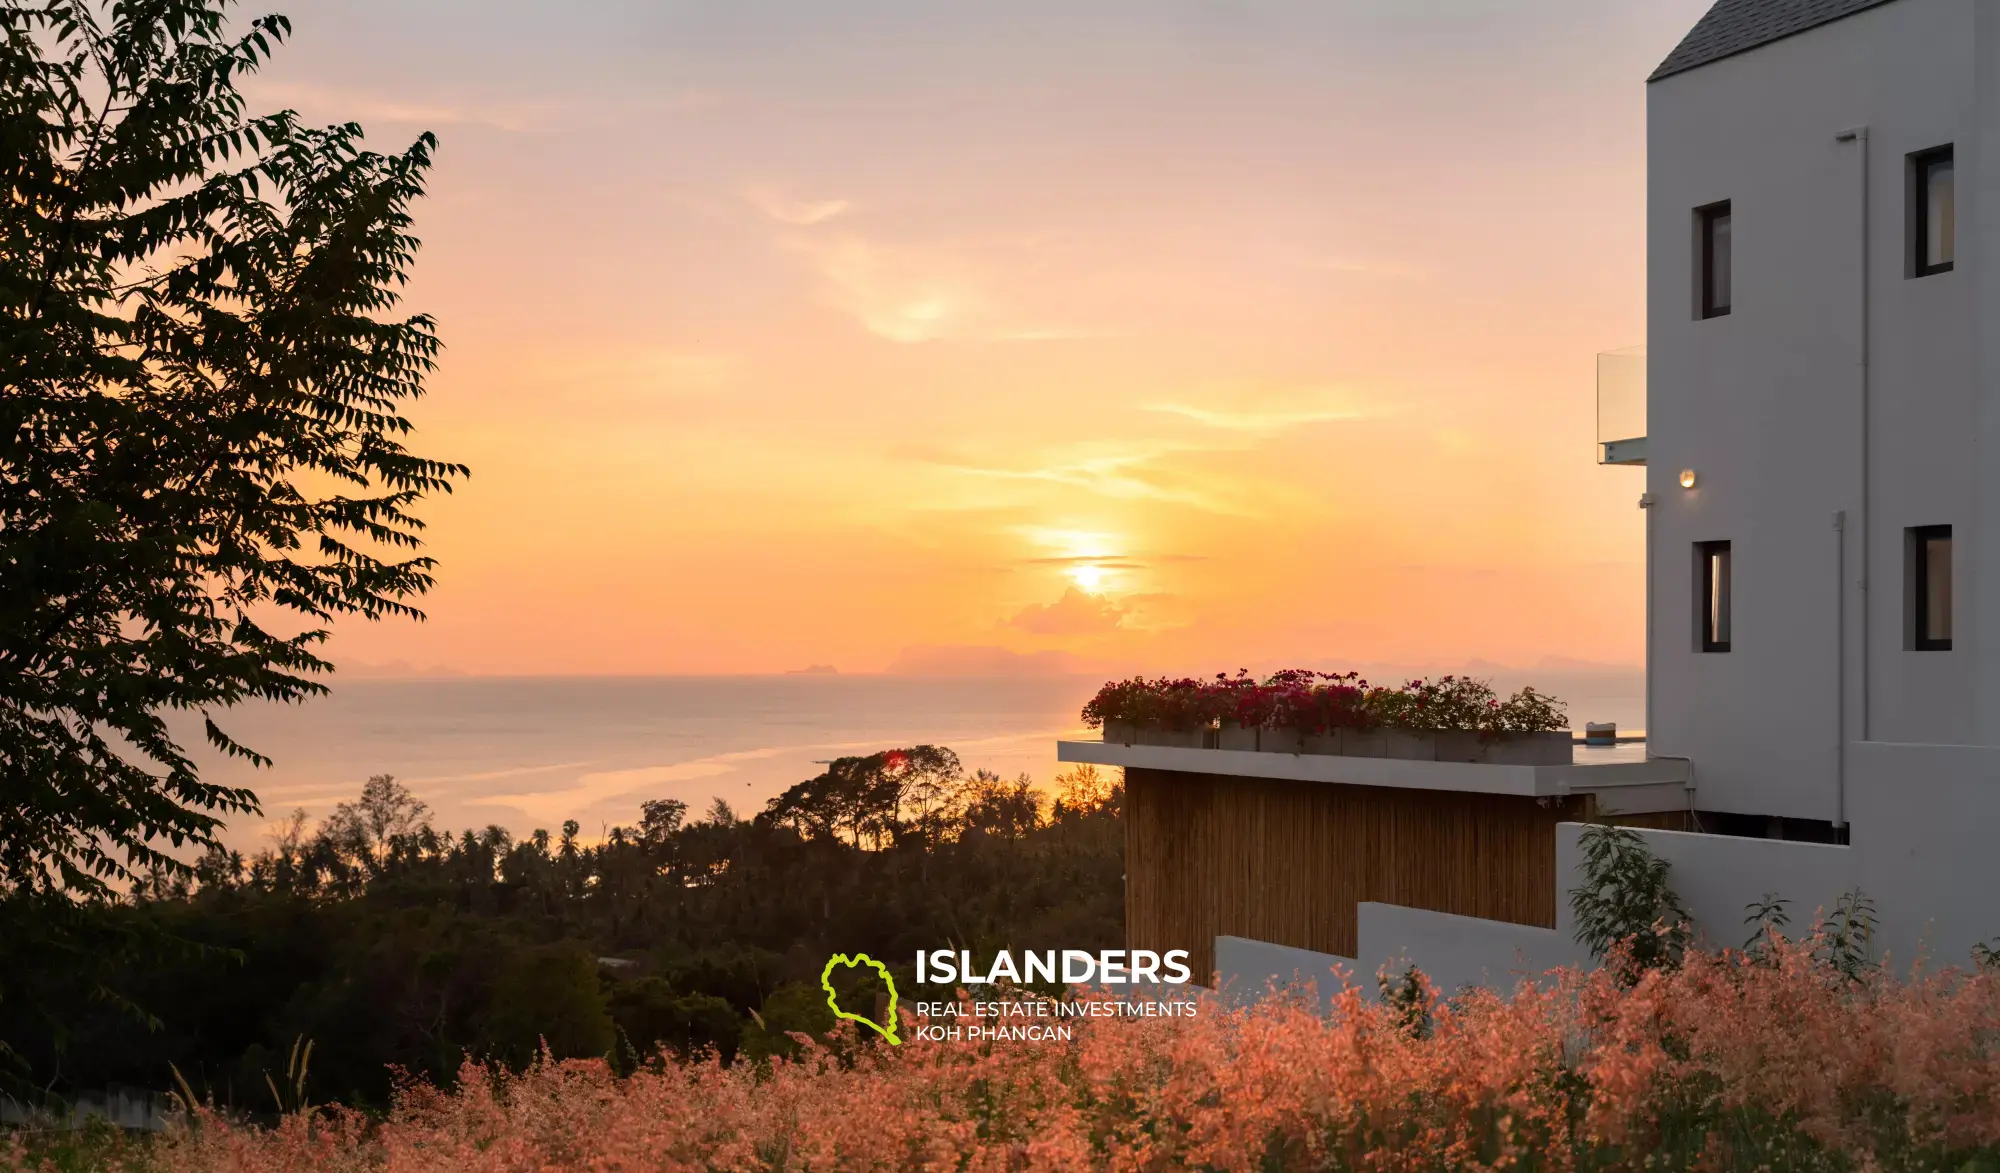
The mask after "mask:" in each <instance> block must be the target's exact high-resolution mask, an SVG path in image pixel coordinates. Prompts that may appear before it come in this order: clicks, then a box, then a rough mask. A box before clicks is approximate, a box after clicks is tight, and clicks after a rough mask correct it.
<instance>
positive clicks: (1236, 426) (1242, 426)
mask: <svg viewBox="0 0 2000 1173" xmlns="http://www.w3.org/2000/svg"><path fill="white" fill-rule="evenodd" d="M1146 410H1147V411H1151V412H1157V413H1159V414H1161V415H1177V416H1180V417H1181V418H1183V419H1190V420H1193V421H1194V422H1196V423H1198V424H1202V425H1204V426H1206V427H1211V428H1220V429H1222V430H1223V431H1228V432H1282V431H1286V430H1288V429H1291V428H1297V427H1304V426H1306V425H1308V424H1325V423H1335V422H1338V421H1340V420H1356V419H1365V418H1367V417H1368V414H1369V413H1367V412H1363V411H1355V410H1353V409H1350V408H1331V407H1329V408H1316V409H1307V410H1301V411H1218V410H1215V409H1213V408H1206V407H1193V406H1190V405H1188V404H1185V403H1153V404H1148V405H1147V406H1146Z"/></svg>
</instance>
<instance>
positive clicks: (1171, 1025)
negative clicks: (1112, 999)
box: [0, 940, 2000, 1173]
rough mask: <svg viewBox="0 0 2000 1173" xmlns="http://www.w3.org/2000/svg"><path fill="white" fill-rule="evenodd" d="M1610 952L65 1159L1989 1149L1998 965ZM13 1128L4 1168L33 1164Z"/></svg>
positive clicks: (489, 1076)
mask: <svg viewBox="0 0 2000 1173" xmlns="http://www.w3.org/2000/svg"><path fill="white" fill-rule="evenodd" d="M1619 972H1620V969H1619V967H1617V966H1615V965H1614V966H1610V967H1607V968H1605V969H1600V970H1596V971H1593V972H1591V973H1588V974H1583V973H1564V974H1557V975H1552V976H1551V977H1549V978H1547V979H1545V980H1544V981H1543V982H1542V983H1540V984H1539V985H1531V984H1523V985H1522V986H1521V988H1520V989H1518V990H1517V991H1515V992H1514V993H1513V994H1512V995H1511V996H1505V997H1502V996H1496V995H1493V994H1490V993H1484V992H1468V993H1466V994H1464V995H1461V996H1459V997H1457V998H1453V999H1450V1000H1448V1001H1447V1000H1439V999H1437V998H1436V997H1435V996H1434V994H1433V993H1432V992H1431V991H1430V990H1429V988H1428V986H1427V984H1426V983H1424V982H1423V981H1422V980H1421V979H1420V978H1418V977H1412V978H1411V979H1409V980H1408V981H1406V982H1405V983H1403V984H1402V985H1401V986H1400V987H1399V990H1400V992H1399V993H1397V996H1394V997H1390V998H1387V999H1383V1000H1373V999H1365V998H1364V997H1363V996H1362V994H1361V991H1360V990H1359V989H1357V988H1354V987H1352V986H1348V987H1347V988H1345V989H1344V991H1343V992H1342V993H1341V994H1340V995H1339V996H1338V997H1337V998H1336V999H1335V1005H1334V1012H1333V1013H1332V1014H1331V1015H1323V1014H1321V1013H1320V1012H1319V1011H1318V1009H1317V1008H1316V1004H1315V1003H1312V1002H1309V1001H1307V1000H1306V999H1304V998H1298V997H1292V998H1286V997H1278V998H1272V999H1267V1000H1265V1001H1263V1002H1261V1003H1259V1004H1257V1005H1255V1006H1252V1007H1249V1008H1231V1007H1227V1006H1224V1005H1221V1004H1219V1003H1213V1002H1210V1003H1205V1004H1204V1005H1203V1007H1202V1013H1201V1014H1200V1015H1199V1016H1198V1017H1196V1018H1194V1019H1192V1020H1185V1019H1183V1020H1174V1019H1151V1020H1145V1019H1087V1020H1084V1021H1083V1022H1081V1023H1080V1024H1079V1026H1078V1029H1077V1032H1076V1035H1075V1037H1074V1039H1073V1040H1071V1041H1069V1042H1067V1043H1061V1042H1057V1043H984V1044H968V1043H964V1042H958V1043H950V1042H925V1041H922V1040H920V1039H915V1038H911V1041H909V1042H908V1043H906V1044H905V1045H903V1046H901V1047H897V1048H890V1047H887V1046H881V1045H866V1044H863V1043H861V1042H860V1041H859V1040H858V1038H857V1037H856V1036H853V1035H846V1036H836V1037H835V1038H833V1039H832V1040H830V1041H829V1042H828V1043H827V1044H826V1045H824V1046H813V1047H810V1048H808V1049H807V1050H806V1051H805V1053H804V1055H803V1057H801V1058H799V1059H797V1060H794V1061H779V1062H775V1063H772V1064H768V1065H765V1066H762V1067H759V1066H756V1065H752V1064H748V1063H745V1064H738V1065H735V1066H733V1067H728V1068H725V1067H722V1066H720V1065H719V1064H717V1063H715V1062H712V1061H711V1062H694V1063H672V1062H665V1063H661V1064H657V1065H655V1066H654V1067H653V1068H651V1069H645V1070H641V1071H639V1072H638V1073H636V1074H633V1075H631V1076H629V1077H626V1078H619V1077H617V1076H616V1075H614V1074H613V1073H612V1071H611V1070H610V1069H609V1068H608V1067H606V1066H605V1065H604V1064H602V1063H598V1062H594V1061H591V1062H583V1061H571V1062H564V1063H553V1062H544V1063H541V1064H539V1065H536V1066H534V1067H532V1068H530V1069H528V1070H527V1071H525V1072H522V1073H519V1074H509V1073H506V1072H502V1071H498V1070H494V1069H490V1068H487V1067H482V1066H480V1065H477V1064H468V1065H467V1066H466V1067H465V1069H464V1070H463V1072H462V1073H461V1076H460V1079H459V1082H458V1085H457V1087H456V1088H454V1089H452V1090H449V1091H445V1090H439V1089H436V1088H432V1087H428V1086H424V1085H420V1084H419V1085H412V1086H409V1087H408V1088H407V1089H406V1090H405V1091H404V1092H403V1094H402V1096H401V1097H400V1100H399V1103H398V1106H397V1107H396V1108H395V1110H394V1111H393V1112H392V1113H391V1114H390V1115H389V1116H388V1117H387V1118H386V1119H381V1120H374V1119H368V1118H365V1117H363V1116H361V1115H359V1114H356V1113H351V1112H346V1111H342V1110H339V1109H315V1110H307V1111H298V1112H294V1113H293V1114H291V1115H289V1116H287V1117H286V1118H284V1120H283V1121H282V1123H281V1124H279V1125H278V1126H277V1127H275V1128H263V1127H258V1126H254V1125H250V1124H246V1123H241V1122H232V1121H230V1120H227V1119H224V1118H223V1117H221V1116H219V1115H217V1114H215V1113H214V1112H212V1111H210V1110H207V1109H197V1110H196V1111H195V1112H194V1113H192V1114H190V1115H188V1116H187V1117H185V1118H184V1119H183V1120H181V1121H180V1122H178V1123H177V1125H176V1126H175V1127H174V1128H173V1129H172V1130H171V1131H170V1132H168V1133H167V1134H165V1135H163V1136H160V1137H156V1138H152V1139H150V1140H135V1141H126V1142H115V1143H109V1144H102V1145H99V1146H97V1147H95V1148H94V1149H93V1150H92V1151H91V1152H90V1153H89V1154H87V1155H86V1154H81V1153H79V1152H76V1151H71V1152H68V1153H66V1154H64V1155H63V1160H62V1162H61V1167H65V1168H84V1167H90V1168H101V1169H105V1170H132V1171H138V1170H175V1171H179V1170H186V1171H190V1173H195V1171H199V1173H224V1171H228V1173H238V1171H241V1173H250V1171H253V1170H254V1171H257V1173H266V1171H269V1173H308V1171H310V1173H346V1171H349V1170H354V1171H360V1170H393V1171H397V1173H418V1171H425V1173H428V1171H432V1170H438V1171H443V1170H453V1171H460V1170H463V1171H468V1173H486V1171H490V1173H502V1171H505V1173H517V1171H519V1173H526V1171H529V1170H535V1171H541V1170H571V1169H576V1170H585V1169H588V1170H620V1171H622V1170H635V1171H636V1170H833V1169H843V1170H845V1169H882V1170H890V1169H895V1170H901V1169H912V1170H915V1169H922V1170H934V1169H935V1170H947V1169H949V1170H960V1169H967V1170H1009V1171H1012V1170H1075V1169H1130V1170H1152V1169H1208V1170H1291V1169H1301V1170H1306V1169H1370V1170H1375V1169H1380V1170H1418V1169H1423V1170H1434V1169H1440V1170H1441V1169H1501V1168H1507V1169H1717V1170H1721V1169H1773V1170H1785V1169H1912V1170H1914V1169H1941V1170H1953V1171H1965V1173H1974V1171H1988V1173H2000V973H1994V972H1992V971H1989V970H1982V969H1970V970H1939V971H1935V972H1928V973H1926V972H1918V973H1915V974H1914V975H1910V976H1905V977H1903V978H1901V979H1897V978H1892V977H1891V976H1890V975H1889V974H1888V973H1887V972H1886V971H1885V970H1880V969H1878V970H1872V971H1864V972H1862V973H1860V974H1858V975H1856V974H1853V973H1851V972H1847V973H1844V972H1842V970H1841V969H1840V968H1838V967H1836V966H1834V965H1830V964H1828V963H1827V962H1826V961H1824V960H1822V959H1821V957H1820V956H1816V955H1815V952H1814V948H1813V944H1812V942H1810V941H1808V942H1805V943H1801V944H1786V943H1784V942H1782V941H1781V940H1773V941H1772V942H1771V943H1770V944H1768V945H1767V946H1765V947H1763V948H1762V949H1760V950H1758V951H1756V952H1755V953H1753V954H1750V955H1745V954H1742V953H1735V952H1727V953H1691V954H1689V955H1688V956H1687V957H1686V958H1685V959H1684V961H1683V962H1682V963H1681V964H1680V965H1679V966H1678V967H1677V968H1675V969H1672V970H1657V971H1648V972H1643V973H1637V974H1633V973H1632V971H1631V970H1630V969H1629V967H1628V968H1627V969H1625V971H1624V972H1625V973H1626V974H1627V977H1626V978H1624V979H1621V978H1620V977H1619V976H1617V974H1618V973H1619ZM1392 992H1394V991H1392ZM914 1033H915V1032H914V1031H909V1030H906V1031H905V1032H904V1034H905V1036H906V1037H908V1036H911V1035H914ZM10 1144H11V1148H10V1149H7V1150H6V1151H5V1153H4V1155H0V1156H4V1159H0V1164H5V1165H7V1166H8V1167H12V1168H34V1167H36V1164H37V1162H38V1160H39V1159H40V1158H38V1157H37V1156H36V1155H35V1154H33V1153H32V1152H30V1151H29V1150H28V1149H27V1148H26V1147H25V1146H24V1145H23V1143H22V1141H21V1140H20V1138H18V1137H17V1138H15V1139H13V1140H12V1141H11V1142H10ZM49 1167H51V1168H54V1167H57V1166H54V1165H51V1166H49Z"/></svg>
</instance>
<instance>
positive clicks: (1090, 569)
mask: <svg viewBox="0 0 2000 1173" xmlns="http://www.w3.org/2000/svg"><path fill="white" fill-rule="evenodd" d="M1109 576H1110V571H1108V570H1106V569H1104V567H1102V566H1099V565H1097V564H1096V563H1094V562H1085V563H1082V564H1080V565H1077V566H1072V567H1070V568H1069V577H1070V581H1071V582H1074V583H1075V584H1076V585H1077V586H1078V587H1079V588H1081V589H1082V590H1083V591H1084V592H1085V593H1087V594H1093V595H1094V594H1097V593H1098V592H1099V591H1101V590H1103V589H1104V580H1105V579H1106V578H1107V577H1109Z"/></svg>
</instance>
